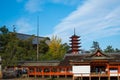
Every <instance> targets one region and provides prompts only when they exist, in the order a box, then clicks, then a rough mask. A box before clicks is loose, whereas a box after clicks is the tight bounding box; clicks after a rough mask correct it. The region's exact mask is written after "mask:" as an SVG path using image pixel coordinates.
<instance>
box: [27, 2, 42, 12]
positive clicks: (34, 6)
mask: <svg viewBox="0 0 120 80" xmlns="http://www.w3.org/2000/svg"><path fill="white" fill-rule="evenodd" d="M43 1H44V0H28V2H27V3H26V5H25V9H26V10H27V11H29V12H31V13H34V12H39V11H42V4H43Z"/></svg>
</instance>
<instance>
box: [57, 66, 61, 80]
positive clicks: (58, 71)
mask: <svg viewBox="0 0 120 80" xmlns="http://www.w3.org/2000/svg"><path fill="white" fill-rule="evenodd" d="M57 73H60V70H59V67H57ZM59 77H60V75H58V74H57V78H59Z"/></svg>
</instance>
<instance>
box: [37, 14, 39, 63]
mask: <svg viewBox="0 0 120 80" xmlns="http://www.w3.org/2000/svg"><path fill="white" fill-rule="evenodd" d="M38 57H39V16H37V61H38Z"/></svg>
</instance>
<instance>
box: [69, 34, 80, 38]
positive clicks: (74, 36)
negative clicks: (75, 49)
mask: <svg viewBox="0 0 120 80" xmlns="http://www.w3.org/2000/svg"><path fill="white" fill-rule="evenodd" d="M79 37H80V36H77V35H75V34H74V35H72V36H71V37H70V38H79Z"/></svg>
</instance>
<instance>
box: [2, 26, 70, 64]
mask: <svg viewBox="0 0 120 80" xmlns="http://www.w3.org/2000/svg"><path fill="white" fill-rule="evenodd" d="M34 39H35V36H34V35H33V36H31V37H30V38H28V39H25V40H21V39H19V38H17V34H16V32H10V31H9V30H8V29H7V27H6V26H2V27H1V28H0V56H1V57H2V65H3V66H15V65H17V64H18V62H19V61H35V60H36V55H37V45H34V44H33V40H34ZM49 40H50V39H49V38H45V39H43V40H41V41H40V44H39V60H61V59H62V58H63V56H64V54H65V53H66V52H67V50H68V49H69V47H68V45H67V44H66V43H65V44H62V42H61V39H60V38H58V37H57V36H53V37H52V39H51V41H50V43H48V42H47V41H49ZM48 44H49V45H48Z"/></svg>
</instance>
